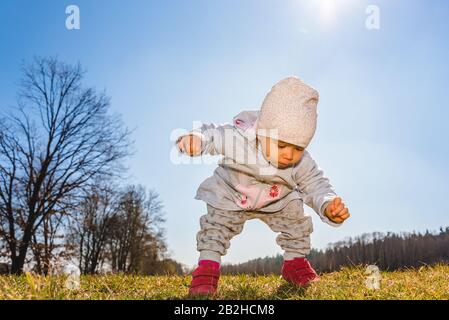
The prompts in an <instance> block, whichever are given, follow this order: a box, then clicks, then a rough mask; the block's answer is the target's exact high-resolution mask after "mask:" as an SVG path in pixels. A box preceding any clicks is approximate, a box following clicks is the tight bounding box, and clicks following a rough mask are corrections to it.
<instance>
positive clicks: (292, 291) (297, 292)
mask: <svg viewBox="0 0 449 320" xmlns="http://www.w3.org/2000/svg"><path fill="white" fill-rule="evenodd" d="M306 292H307V288H301V287H298V286H297V285H294V284H291V283H284V284H282V285H280V286H279V288H278V289H277V290H276V292H275V293H274V295H273V299H276V300H289V299H292V297H294V298H295V299H301V298H302V297H303V296H304V295H305V294H306Z"/></svg>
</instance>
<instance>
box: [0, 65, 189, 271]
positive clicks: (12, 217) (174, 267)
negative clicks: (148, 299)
mask: <svg viewBox="0 0 449 320" xmlns="http://www.w3.org/2000/svg"><path fill="white" fill-rule="evenodd" d="M84 75H85V71H84V70H83V69H82V68H81V66H80V65H79V64H76V65H71V64H66V63H63V62H61V61H59V60H58V59H56V58H35V59H34V61H33V62H32V63H30V64H26V63H24V64H23V68H22V79H21V82H20V83H19V91H18V95H17V105H15V106H14V107H11V108H2V110H1V111H2V112H1V114H0V262H7V263H8V264H9V269H10V270H9V271H10V272H11V273H14V274H20V273H22V272H23V270H24V267H30V268H32V269H33V270H34V271H36V272H38V273H42V274H48V273H50V272H52V270H56V268H58V265H60V264H63V263H67V262H68V261H72V262H73V261H74V263H76V264H77V265H78V266H79V268H80V270H81V272H83V273H96V272H100V271H101V270H110V271H114V272H127V273H147V274H151V273H159V272H178V271H179V270H180V268H181V266H180V265H179V264H178V263H176V262H175V261H173V260H171V259H169V257H168V256H167V255H166V251H167V248H166V243H165V240H164V236H163V228H162V223H163V222H164V218H163V212H162V209H163V205H162V203H161V200H160V199H159V196H158V194H157V192H156V191H154V190H150V191H147V190H146V188H145V187H143V186H138V185H137V186H136V185H126V184H125V185H121V183H120V182H121V181H123V175H124V173H125V172H126V168H125V167H124V165H123V163H124V160H125V159H126V158H127V157H128V156H130V155H131V154H132V151H131V147H132V141H131V140H130V134H131V131H130V130H129V129H128V128H126V127H125V126H124V124H123V123H122V121H121V119H120V116H118V115H113V114H111V112H110V98H109V97H108V96H106V94H105V93H104V92H97V91H96V90H95V89H93V88H88V87H84V86H83V84H82V80H83V77H84Z"/></svg>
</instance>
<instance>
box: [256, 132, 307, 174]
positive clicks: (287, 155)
mask: <svg viewBox="0 0 449 320" xmlns="http://www.w3.org/2000/svg"><path fill="white" fill-rule="evenodd" d="M258 139H259V141H260V145H261V149H262V153H263V155H264V157H265V159H267V161H270V162H271V163H272V164H273V165H274V166H276V167H278V168H279V169H285V168H288V167H291V166H294V165H295V164H297V163H298V162H299V161H300V160H301V158H302V155H303V154H304V148H302V147H299V146H296V145H294V144H291V143H287V142H284V141H281V140H275V139H272V138H270V137H263V136H258Z"/></svg>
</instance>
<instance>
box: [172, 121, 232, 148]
mask: <svg viewBox="0 0 449 320" xmlns="http://www.w3.org/2000/svg"><path fill="white" fill-rule="evenodd" d="M226 130H231V131H232V130H233V126H232V125H230V124H220V125H217V124H214V123H211V124H202V125H201V126H200V127H199V128H197V129H194V130H192V131H190V132H188V133H186V134H184V135H182V136H180V137H179V138H178V139H177V140H176V144H178V142H179V140H181V139H182V138H183V137H185V136H188V135H190V134H192V135H196V136H198V137H199V138H200V139H201V154H202V155H203V154H210V155H218V154H224V137H225V134H226ZM231 131H230V132H231Z"/></svg>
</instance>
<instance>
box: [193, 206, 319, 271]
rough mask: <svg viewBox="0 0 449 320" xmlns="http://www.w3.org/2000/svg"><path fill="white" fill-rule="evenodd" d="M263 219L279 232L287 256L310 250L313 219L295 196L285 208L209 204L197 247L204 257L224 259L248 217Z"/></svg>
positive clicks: (201, 224) (203, 258)
mask: <svg viewBox="0 0 449 320" xmlns="http://www.w3.org/2000/svg"><path fill="white" fill-rule="evenodd" d="M251 219H260V220H262V221H263V222H265V223H266V224H267V225H268V226H269V227H270V228H271V230H273V231H274V232H279V233H280V234H279V235H278V236H277V238H276V242H277V244H278V245H279V246H280V247H281V248H282V249H283V250H284V259H285V260H291V259H294V258H297V257H304V256H306V255H307V254H309V252H310V234H311V233H312V231H313V226H312V219H311V217H310V216H306V215H304V209H303V203H302V200H293V201H291V202H289V203H288V204H287V206H286V207H285V208H284V209H282V210H281V211H278V212H274V213H261V212H260V211H226V210H221V209H217V208H214V207H212V206H211V205H209V204H208V205H207V214H206V215H204V216H202V217H201V219H200V226H201V230H200V231H199V232H198V234H197V237H196V239H197V250H198V251H199V252H200V258H199V259H200V260H213V261H217V262H221V256H224V255H225V254H226V252H227V249H228V248H229V246H230V240H231V239H232V238H233V237H234V236H236V235H238V234H239V233H241V232H242V230H243V225H244V224H245V221H247V220H251Z"/></svg>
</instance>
